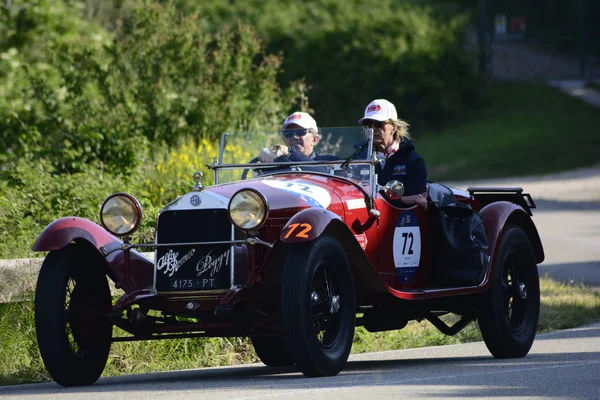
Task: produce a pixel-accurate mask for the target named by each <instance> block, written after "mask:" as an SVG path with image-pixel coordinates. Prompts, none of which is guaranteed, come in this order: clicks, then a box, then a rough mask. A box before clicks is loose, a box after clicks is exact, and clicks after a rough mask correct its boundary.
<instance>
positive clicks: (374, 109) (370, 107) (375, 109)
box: [367, 104, 381, 112]
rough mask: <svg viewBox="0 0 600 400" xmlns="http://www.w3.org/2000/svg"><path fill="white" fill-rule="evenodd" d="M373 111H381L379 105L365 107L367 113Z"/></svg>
mask: <svg viewBox="0 0 600 400" xmlns="http://www.w3.org/2000/svg"><path fill="white" fill-rule="evenodd" d="M373 111H381V106H380V105H379V104H371V105H370V106H369V107H367V112H373Z"/></svg>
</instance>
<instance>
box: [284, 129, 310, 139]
mask: <svg viewBox="0 0 600 400" xmlns="http://www.w3.org/2000/svg"><path fill="white" fill-rule="evenodd" d="M281 133H283V137H285V138H286V139H291V138H293V137H294V136H298V137H302V136H304V135H306V134H307V133H308V129H284V130H283V131H281Z"/></svg>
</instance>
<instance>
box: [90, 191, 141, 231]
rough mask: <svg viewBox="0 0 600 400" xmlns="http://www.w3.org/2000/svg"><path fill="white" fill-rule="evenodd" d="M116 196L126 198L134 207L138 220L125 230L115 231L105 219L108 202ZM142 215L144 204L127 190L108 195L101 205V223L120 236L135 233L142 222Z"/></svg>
mask: <svg viewBox="0 0 600 400" xmlns="http://www.w3.org/2000/svg"><path fill="white" fill-rule="evenodd" d="M115 197H124V198H126V199H127V200H128V201H129V202H130V203H131V205H132V206H133V208H134V212H135V217H136V221H135V223H134V224H133V226H132V227H131V228H130V229H129V230H127V231H125V232H115V231H113V230H111V229H110V228H109V227H108V226H107V224H106V223H105V221H104V208H105V207H106V205H107V204H108V202H109V201H110V200H112V199H113V198H115ZM142 217H143V213H142V206H141V205H140V202H139V201H138V200H137V199H136V198H135V197H133V196H132V195H130V194H129V193H125V192H118V193H113V194H111V195H110V196H108V197H107V198H106V199H105V200H104V201H103V202H102V205H101V206H100V223H101V224H102V226H103V227H104V229H106V230H107V231H108V232H109V233H111V234H112V235H115V236H118V237H124V236H129V235H131V234H132V233H134V232H135V231H136V230H137V229H138V228H139V227H140V223H141V222H142Z"/></svg>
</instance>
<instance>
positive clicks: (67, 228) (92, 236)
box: [33, 217, 154, 292]
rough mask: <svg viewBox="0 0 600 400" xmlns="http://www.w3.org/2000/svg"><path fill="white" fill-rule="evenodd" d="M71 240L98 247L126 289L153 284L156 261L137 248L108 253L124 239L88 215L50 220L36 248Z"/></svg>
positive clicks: (108, 270)
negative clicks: (90, 218) (112, 233)
mask: <svg viewBox="0 0 600 400" xmlns="http://www.w3.org/2000/svg"><path fill="white" fill-rule="evenodd" d="M72 242H78V243H81V242H83V243H85V244H86V246H85V247H86V248H89V251H94V250H95V251H96V252H97V253H98V254H99V255H100V256H101V257H102V259H103V260H104V263H105V266H106V273H107V274H108V276H109V277H110V278H111V279H112V280H113V281H114V282H115V283H116V284H117V286H118V287H122V288H123V289H124V290H125V291H126V292H129V291H132V290H135V289H136V288H143V287H148V286H151V285H152V278H153V275H152V272H153V270H154V264H153V263H152V262H151V261H149V260H148V259H147V258H145V257H143V256H142V255H141V254H139V253H138V252H136V251H130V254H129V257H127V256H126V255H125V252H124V251H121V250H117V251H114V252H112V253H110V254H109V255H108V256H106V253H108V252H109V251H111V250H113V249H117V248H118V247H120V246H121V245H122V244H123V242H122V241H121V240H120V239H119V238H117V237H116V236H113V235H111V234H110V233H108V232H107V231H106V230H105V229H104V228H102V227H101V226H100V225H97V224H95V223H94V222H92V221H90V220H88V219H85V218H79V217H65V218H60V219H57V220H56V221H54V222H52V223H50V224H49V225H48V226H47V227H46V228H45V229H44V230H43V231H42V233H41V234H40V236H39V237H38V238H37V240H36V242H35V244H34V245H33V251H54V250H59V249H62V248H64V247H65V246H67V245H68V244H69V243H72ZM83 243H82V244H83ZM83 267H84V266H83ZM126 271H129V273H126ZM126 275H128V276H126Z"/></svg>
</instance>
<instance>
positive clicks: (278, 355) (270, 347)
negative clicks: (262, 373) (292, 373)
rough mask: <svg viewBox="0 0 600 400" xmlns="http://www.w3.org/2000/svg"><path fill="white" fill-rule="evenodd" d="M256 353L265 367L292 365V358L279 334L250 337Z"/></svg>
mask: <svg viewBox="0 0 600 400" xmlns="http://www.w3.org/2000/svg"><path fill="white" fill-rule="evenodd" d="M250 340H251V341H252V345H253V346H254V350H255V351H256V355H257V356H258V358H260V361H262V362H263V364H265V365H266V366H267V367H286V366H289V365H294V359H293V358H292V356H291V355H290V353H288V351H287V347H286V345H285V342H284V341H283V338H281V336H255V337H251V338H250Z"/></svg>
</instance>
